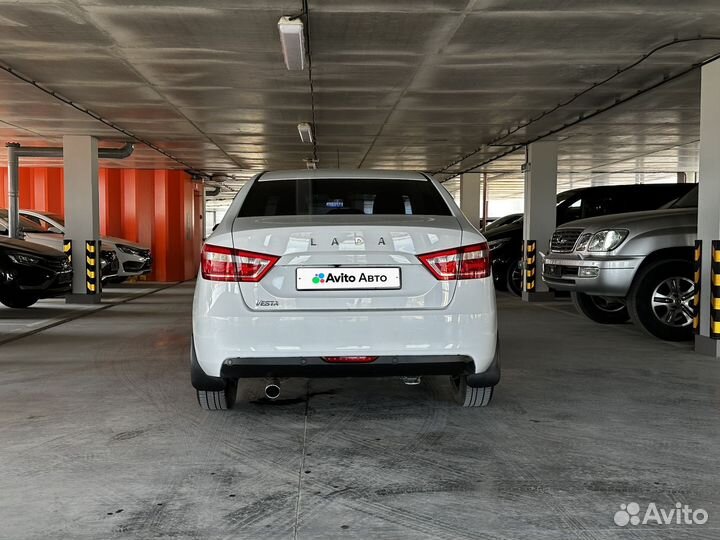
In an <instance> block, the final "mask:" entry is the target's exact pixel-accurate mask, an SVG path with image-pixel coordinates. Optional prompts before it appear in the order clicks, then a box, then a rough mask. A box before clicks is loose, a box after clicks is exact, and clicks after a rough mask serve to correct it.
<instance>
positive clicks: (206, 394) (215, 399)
mask: <svg viewBox="0 0 720 540" xmlns="http://www.w3.org/2000/svg"><path fill="white" fill-rule="evenodd" d="M196 392H197V400H198V403H199V404H200V407H202V408H203V409H205V410H206V411H225V410H228V409H232V408H233V405H235V397H236V396H237V381H228V382H227V385H226V386H225V390H221V391H219V392H211V391H209V390H196Z"/></svg>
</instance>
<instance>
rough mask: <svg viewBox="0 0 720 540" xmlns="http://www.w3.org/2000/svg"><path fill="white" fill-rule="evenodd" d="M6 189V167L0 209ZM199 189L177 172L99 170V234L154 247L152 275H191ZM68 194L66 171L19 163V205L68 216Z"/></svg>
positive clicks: (197, 241) (0, 178)
mask: <svg viewBox="0 0 720 540" xmlns="http://www.w3.org/2000/svg"><path fill="white" fill-rule="evenodd" d="M7 189H8V186H7V169H6V168H4V169H0V208H6V207H7V205H8V202H7V197H8V192H7ZM201 190H202V186H201V185H198V184H194V183H193V182H192V181H191V179H190V176H189V175H187V174H186V173H185V172H183V171H179V170H140V169H108V168H101V169H100V171H99V194H100V230H101V233H102V234H103V235H105V236H118V237H120V238H127V239H128V240H131V241H134V242H139V243H141V244H144V245H147V246H150V248H151V249H152V253H153V259H154V263H153V272H152V274H150V276H148V279H150V280H155V281H181V280H186V279H192V278H194V277H195V275H196V274H197V269H198V266H199V262H200V261H199V257H200V247H201V244H202V230H203V228H202V227H203V225H202V215H201V214H202V198H201V196H202V191H201ZM64 193H65V192H64V185H63V169H61V168H49V167H20V207H21V208H28V209H35V210H42V211H47V212H54V213H58V214H64V210H65V196H64ZM198 195H200V197H198ZM198 201H200V202H198Z"/></svg>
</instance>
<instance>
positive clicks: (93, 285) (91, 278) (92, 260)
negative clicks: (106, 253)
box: [85, 240, 100, 294]
mask: <svg viewBox="0 0 720 540" xmlns="http://www.w3.org/2000/svg"><path fill="white" fill-rule="evenodd" d="M99 255H100V254H99V252H98V244H97V242H95V241H94V240H87V241H86V242H85V292H86V293H87V294H98V293H99V292H100V291H99V290H98V289H99V288H100V287H99V283H100V280H99V279H97V278H98V273H99V272H100V261H99V259H98V257H99Z"/></svg>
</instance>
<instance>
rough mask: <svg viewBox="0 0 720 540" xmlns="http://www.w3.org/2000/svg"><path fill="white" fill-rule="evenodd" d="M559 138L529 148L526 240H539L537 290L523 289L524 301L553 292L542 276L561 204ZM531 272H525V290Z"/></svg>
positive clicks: (524, 235)
mask: <svg viewBox="0 0 720 540" xmlns="http://www.w3.org/2000/svg"><path fill="white" fill-rule="evenodd" d="M557 153H558V144H557V141H539V142H535V143H532V144H530V145H529V146H528V147H527V161H526V164H525V218H524V220H523V240H524V241H527V240H534V241H535V242H537V257H536V273H535V292H532V293H528V292H524V291H523V300H525V301H526V302H528V301H532V300H547V299H548V298H549V297H550V292H549V290H548V287H547V285H545V283H543V281H542V279H541V278H540V276H541V274H542V267H541V265H542V260H543V256H544V254H547V252H548V248H549V246H550V237H551V236H552V234H553V232H554V231H555V218H556V208H555V207H556V204H557ZM526 281H527V272H523V289H525V282H526Z"/></svg>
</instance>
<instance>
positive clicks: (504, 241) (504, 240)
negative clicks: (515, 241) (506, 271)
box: [488, 238, 512, 251]
mask: <svg viewBox="0 0 720 540" xmlns="http://www.w3.org/2000/svg"><path fill="white" fill-rule="evenodd" d="M510 240H512V238H498V239H497V240H490V241H489V242H488V247H489V248H490V251H492V250H493V249H497V248H499V247H500V246H502V245H505V244H507V243H508V242H509V241H510Z"/></svg>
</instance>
